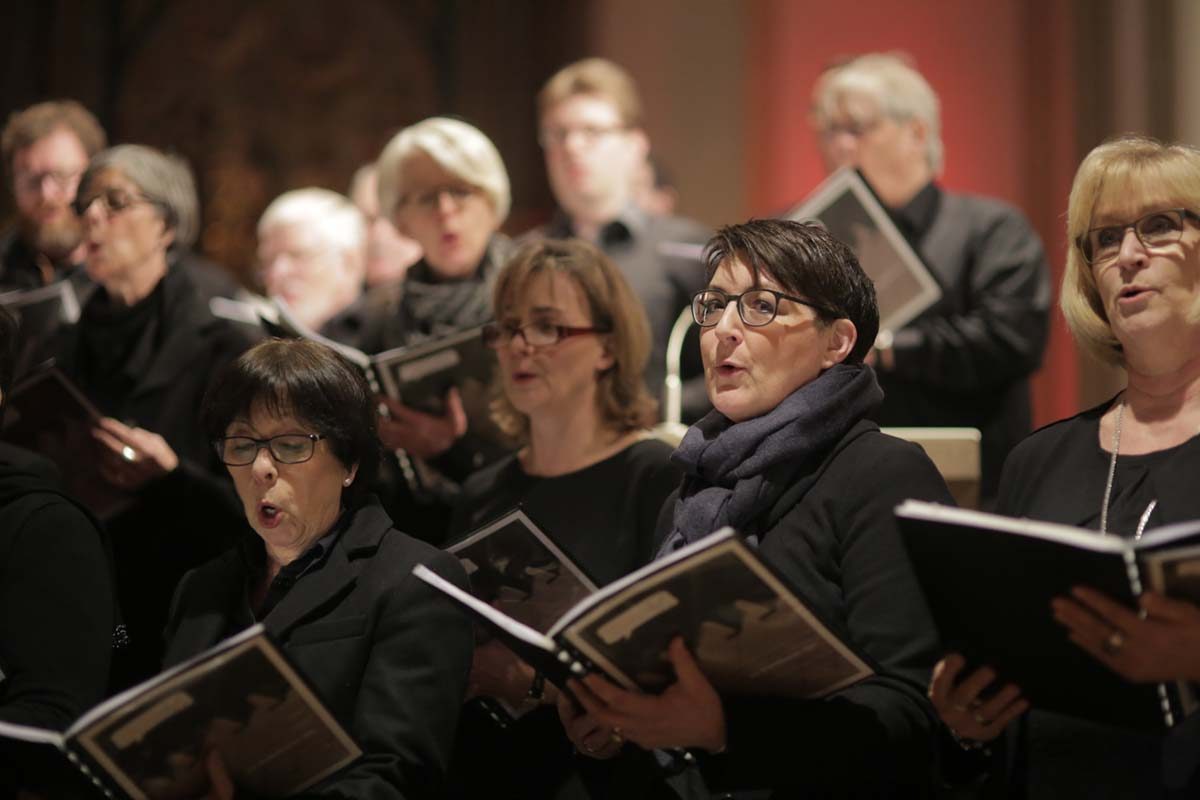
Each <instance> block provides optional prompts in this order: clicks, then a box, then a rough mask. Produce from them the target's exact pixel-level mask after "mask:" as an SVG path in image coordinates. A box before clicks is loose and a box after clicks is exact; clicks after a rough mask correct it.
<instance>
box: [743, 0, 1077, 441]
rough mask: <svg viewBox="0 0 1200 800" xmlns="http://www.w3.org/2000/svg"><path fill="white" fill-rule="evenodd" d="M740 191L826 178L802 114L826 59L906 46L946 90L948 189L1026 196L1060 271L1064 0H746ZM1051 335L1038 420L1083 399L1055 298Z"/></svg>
mask: <svg viewBox="0 0 1200 800" xmlns="http://www.w3.org/2000/svg"><path fill="white" fill-rule="evenodd" d="M750 9H751V11H750V14H751V19H750V24H749V30H748V38H749V47H748V48H747V53H748V59H749V63H748V65H747V72H746V76H747V81H748V83H749V86H748V87H747V95H746V96H747V101H748V102H747V104H746V108H747V109H748V114H749V118H748V119H747V132H746V144H747V147H746V158H747V163H746V165H745V167H746V175H747V176H748V177H747V180H748V183H749V185H748V186H747V198H748V200H749V203H750V207H751V211H752V212H753V213H755V214H766V213H769V212H771V211H775V210H777V209H779V208H781V207H784V206H786V205H788V204H790V203H793V202H795V201H796V200H798V199H799V198H801V197H802V196H804V195H805V194H807V193H808V192H809V191H810V190H811V189H812V187H813V186H815V185H816V184H817V183H818V182H819V181H820V180H821V179H822V178H823V177H824V169H823V167H822V166H821V163H820V160H819V158H818V156H817V149H816V142H815V139H814V135H813V133H812V129H811V127H810V125H809V122H808V110H809V105H810V92H811V88H812V86H813V84H814V82H815V81H816V78H817V76H818V75H819V74H820V72H821V71H822V70H823V69H824V68H825V67H826V66H827V65H828V64H830V63H831V62H834V61H836V60H838V59H841V58H844V57H846V56H851V55H856V54H859V53H864V52H870V51H902V52H905V53H907V54H908V55H909V56H911V57H912V59H913V60H914V62H915V64H916V67H917V68H918V69H919V70H920V71H921V73H922V74H923V75H924V76H925V77H926V78H927V79H928V80H929V82H930V83H931V84H932V86H933V88H934V90H935V91H936V92H937V94H938V96H939V97H940V99H941V103H942V138H943V141H944V144H945V153H946V158H945V170H944V172H943V175H942V177H941V182H942V184H943V185H944V186H946V187H947V188H949V189H952V190H957V191H965V192H977V193H981V194H987V195H991V196H994V197H999V198H1001V199H1003V200H1006V201H1008V202H1010V203H1012V204H1014V205H1016V206H1017V207H1018V208H1020V209H1022V210H1023V211H1024V212H1025V213H1026V215H1027V216H1028V217H1029V218H1030V220H1031V221H1032V222H1033V224H1034V227H1035V228H1036V229H1037V230H1038V232H1039V233H1040V234H1041V236H1042V240H1043V241H1044V242H1045V244H1046V247H1047V251H1048V253H1049V255H1050V262H1051V267H1052V269H1053V271H1054V275H1053V282H1054V285H1055V300H1056V303H1057V286H1058V283H1059V281H1060V279H1061V274H1062V265H1063V260H1064V259H1063V253H1064V248H1065V246H1066V244H1065V237H1064V235H1063V233H1062V229H1063V227H1064V224H1065V223H1064V221H1063V217H1064V215H1065V211H1066V204H1067V194H1068V191H1069V189H1070V181H1071V177H1072V176H1073V174H1074V170H1075V166H1076V164H1077V162H1078V159H1079V154H1078V153H1077V152H1076V151H1077V147H1076V132H1075V125H1074V119H1075V111H1076V104H1075V100H1074V98H1075V77H1074V69H1073V63H1074V59H1073V52H1074V51H1073V41H1072V40H1071V36H1070V33H1071V30H1072V25H1071V22H1072V20H1071V18H1070V16H1071V5H1070V4H1069V2H1067V0H1050V2H1036V0H1011V2H985V1H983V0H926V1H925V2H920V3H917V2H911V0H910V1H909V2H902V1H901V0H857V1H856V2H853V3H847V2H839V3H800V2H791V1H790V0H758V2H755V3H753V4H750ZM1053 317H1054V323H1053V329H1052V333H1051V341H1050V346H1049V348H1048V349H1047V353H1046V357H1045V360H1044V362H1043V367H1042V369H1041V370H1040V372H1039V374H1038V375H1037V376H1036V378H1035V380H1034V416H1035V424H1038V425H1040V424H1044V423H1046V422H1049V421H1051V420H1054V419H1058V418H1061V417H1065V416H1069V415H1071V414H1074V413H1075V412H1076V411H1078V410H1079V408H1078V404H1079V392H1078V362H1077V355H1076V352H1075V349H1074V346H1073V344H1072V343H1071V341H1070V336H1069V334H1068V333H1067V331H1066V328H1065V325H1064V324H1063V322H1062V317H1061V315H1060V314H1059V313H1058V311H1057V305H1056V306H1055V310H1054V314H1053Z"/></svg>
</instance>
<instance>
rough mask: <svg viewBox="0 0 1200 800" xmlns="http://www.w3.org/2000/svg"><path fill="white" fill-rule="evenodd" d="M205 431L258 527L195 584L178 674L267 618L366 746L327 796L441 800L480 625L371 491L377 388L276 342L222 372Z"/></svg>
mask: <svg viewBox="0 0 1200 800" xmlns="http://www.w3.org/2000/svg"><path fill="white" fill-rule="evenodd" d="M203 419H204V426H205V429H206V431H207V432H208V434H209V435H210V436H211V437H212V440H213V443H214V446H215V449H216V452H217V453H218V455H219V457H220V459H221V461H222V462H224V464H225V465H226V468H227V469H228V471H229V474H230V476H231V477H232V478H233V482H234V485H235V486H236V488H237V493H238V497H239V499H240V500H241V503H242V509H243V511H244V512H245V518H246V523H248V526H249V529H247V528H246V526H245V525H243V526H242V528H241V536H240V541H239V542H238V544H237V546H236V547H234V548H233V549H232V550H230V551H228V552H226V553H225V554H224V555H222V556H220V557H218V558H216V559H214V560H213V561H210V562H208V563H207V564H204V565H203V566H201V567H199V568H197V569H195V570H192V571H191V572H189V573H188V574H187V575H186V576H184V579H183V580H182V581H181V582H180V584H179V587H178V589H177V590H176V593H175V600H174V603H173V604H172V608H171V615H170V620H169V622H168V626H167V636H166V639H167V642H168V644H167V658H166V662H167V664H168V665H171V664H176V663H179V662H181V661H184V660H186V659H188V658H190V657H191V656H193V655H196V654H197V653H200V652H202V651H204V650H206V649H208V648H209V647H211V646H213V645H215V644H216V643H217V642H218V641H220V640H221V639H223V638H226V637H228V636H231V635H233V634H235V633H237V632H238V631H240V630H244V629H245V628H247V627H249V626H250V625H252V624H254V623H255V622H262V623H263V625H265V626H266V629H267V631H268V632H269V633H270V634H271V635H272V636H273V637H274V638H275V640H276V641H278V642H279V643H280V644H281V646H282V647H283V649H284V651H286V652H287V654H288V655H289V656H290V657H291V659H292V660H293V661H294V662H295V663H296V665H297V666H298V667H299V668H300V670H301V671H302V672H303V673H304V674H305V675H306V676H307V677H308V679H309V680H310V681H311V682H312V684H313V686H314V687H315V688H316V690H317V693H318V694H320V695H321V697H322V699H323V700H324V701H325V703H326V705H327V706H328V707H329V709H330V711H331V712H332V713H333V715H334V717H336V718H337V720H338V721H339V722H341V723H342V724H343V725H344V726H345V727H346V729H347V730H348V731H349V732H350V733H351V734H352V735H353V736H354V737H355V739H356V740H357V741H358V742H359V743H360V744H361V745H362V747H363V750H364V755H363V757H362V758H361V759H359V761H357V762H355V763H354V764H352V765H350V766H348V767H346V768H345V769H343V770H341V771H340V772H338V773H335V774H334V775H333V776H331V777H330V778H328V779H326V780H325V781H323V782H322V783H321V784H320V785H319V786H318V787H317V788H315V789H314V790H313V792H314V793H315V795H314V796H338V797H345V796H354V797H379V798H384V797H396V798H401V797H403V798H413V797H437V796H440V795H441V793H442V792H443V791H444V780H445V768H446V762H447V760H448V758H449V753H450V747H451V742H452V740H453V736H454V726H455V722H456V720H457V717H458V709H459V706H460V704H461V702H462V697H463V692H464V689H465V686H466V678H467V672H468V670H469V668H470V664H471V647H472V641H471V628H470V624H469V623H468V622H467V620H466V619H465V618H464V617H463V616H462V614H461V613H459V612H458V611H457V609H456V608H455V607H454V606H453V605H452V604H451V603H450V601H449V600H447V599H446V597H445V596H444V595H442V594H441V593H439V592H437V591H435V590H433V589H432V588H430V587H429V586H428V584H425V583H423V582H422V581H420V580H418V579H416V578H414V577H413V576H412V569H413V567H414V566H415V565H417V564H426V565H428V566H429V567H430V568H431V569H434V570H436V571H437V572H439V573H441V574H442V576H443V577H445V578H447V579H448V580H452V581H454V582H455V583H457V584H458V585H459V586H461V587H463V588H466V586H467V579H466V575H465V573H464V572H463V570H462V567H461V566H459V564H458V562H457V561H456V560H455V559H454V558H453V557H451V556H449V555H446V554H445V553H442V552H441V551H439V550H435V549H434V548H432V547H430V546H429V545H426V544H424V543H422V542H419V541H417V540H415V539H412V538H411V537H409V536H406V535H405V534H403V533H400V532H399V531H397V530H396V529H395V528H393V527H392V521H391V519H389V518H388V516H387V514H385V513H384V511H383V509H382V508H381V507H380V506H379V503H378V501H377V500H376V499H375V498H374V497H373V496H371V495H369V493H368V491H369V490H368V487H369V486H370V483H371V478H372V475H373V473H374V470H375V466H376V462H377V460H378V457H379V445H378V442H377V440H376V436H375V401H374V399H373V397H372V395H371V392H370V388H369V387H368V385H367V382H366V378H365V377H364V376H363V374H362V372H361V371H360V370H358V369H357V368H356V367H354V366H353V365H352V364H350V363H349V362H347V361H346V360H345V359H344V358H342V357H341V356H339V355H338V354H336V353H334V352H333V351H332V350H331V349H329V348H328V347H325V346H324V345H320V344H317V343H315V342H309V341H305V340H289V341H280V340H273V341H269V342H264V343H262V344H260V345H258V346H257V347H255V348H254V349H252V350H250V351H248V352H247V353H245V354H244V355H243V356H242V357H241V358H239V359H238V360H237V361H235V362H234V363H233V364H232V365H230V367H229V368H228V369H226V370H225V371H224V372H223V373H222V374H221V375H220V376H219V378H218V379H217V381H216V382H215V383H214V385H213V387H212V389H211V390H210V391H209V393H208V395H207V397H206V399H205V403H204V410H203Z"/></svg>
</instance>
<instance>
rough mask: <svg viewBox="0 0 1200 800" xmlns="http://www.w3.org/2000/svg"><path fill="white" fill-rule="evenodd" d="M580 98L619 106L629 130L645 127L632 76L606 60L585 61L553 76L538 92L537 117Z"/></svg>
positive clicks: (591, 59)
mask: <svg viewBox="0 0 1200 800" xmlns="http://www.w3.org/2000/svg"><path fill="white" fill-rule="evenodd" d="M578 94H593V95H598V96H600V97H602V98H604V99H605V100H608V101H609V102H610V103H612V104H613V105H614V106H616V109H617V113H619V114H620V115H621V121H622V122H623V123H624V124H625V125H626V126H628V127H630V128H640V127H641V126H642V101H641V98H640V97H639V96H638V90H637V84H636V83H634V80H633V76H632V75H630V74H629V73H628V72H626V71H625V70H624V69H623V68H621V67H619V66H617V65H616V64H614V63H613V62H611V61H609V60H607V59H604V58H585V59H583V60H582V61H576V62H575V63H574V64H568V65H567V66H565V67H563V68H562V69H560V70H559V71H558V72H556V73H554V76H553V77H551V78H550V80H548V81H546V85H545V86H543V87H542V90H541V91H540V92H538V98H537V99H538V116H539V117H544V116H546V113H547V112H548V111H549V110H550V109H551V108H553V107H554V106H556V105H558V104H559V103H561V102H562V101H564V100H567V99H568V98H571V97H574V96H575V95H578Z"/></svg>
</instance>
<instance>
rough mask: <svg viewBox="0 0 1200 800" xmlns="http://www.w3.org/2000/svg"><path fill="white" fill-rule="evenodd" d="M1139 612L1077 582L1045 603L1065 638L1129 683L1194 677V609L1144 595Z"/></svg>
mask: <svg viewBox="0 0 1200 800" xmlns="http://www.w3.org/2000/svg"><path fill="white" fill-rule="evenodd" d="M1139 604H1140V606H1141V609H1142V613H1141V614H1138V613H1137V612H1134V611H1131V610H1129V609H1128V608H1125V607H1124V606H1122V605H1121V604H1120V603H1116V602H1114V601H1113V600H1112V599H1111V598H1109V597H1107V596H1106V595H1104V594H1102V593H1100V592H1097V591H1095V590H1094V589H1088V588H1086V587H1082V586H1077V587H1075V588H1074V589H1072V590H1071V597H1070V598H1065V597H1057V598H1055V599H1054V600H1053V601H1052V602H1051V608H1052V609H1053V611H1054V618H1055V619H1056V620H1057V621H1058V622H1059V623H1060V624H1062V625H1063V626H1064V627H1065V628H1066V629H1067V631H1068V632H1069V633H1070V638H1071V641H1072V642H1074V643H1075V644H1077V645H1079V646H1080V647H1082V648H1083V649H1084V650H1086V651H1087V652H1088V653H1090V654H1091V655H1092V656H1093V657H1094V658H1096V659H1097V660H1098V661H1100V662H1101V663H1103V664H1105V665H1106V666H1107V667H1109V668H1110V669H1111V670H1113V671H1114V672H1116V673H1117V674H1119V675H1121V676H1122V677H1124V678H1126V679H1128V680H1130V681H1133V682H1134V683H1153V682H1158V681H1175V680H1190V681H1200V608H1197V607H1196V606H1194V605H1192V604H1191V603H1188V602H1184V601H1180V600H1170V599H1168V598H1166V597H1163V596H1162V595H1160V594H1157V593H1155V592H1146V593H1144V594H1143V595H1142V596H1141V598H1140V600H1139Z"/></svg>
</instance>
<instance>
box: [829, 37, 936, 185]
mask: <svg viewBox="0 0 1200 800" xmlns="http://www.w3.org/2000/svg"><path fill="white" fill-rule="evenodd" d="M849 97H856V98H864V99H866V100H868V101H870V103H871V105H873V106H874V107H875V113H878V114H882V115H883V116H885V117H889V118H891V119H894V120H897V121H904V120H909V119H916V120H920V121H921V122H922V123H923V124H924V125H925V132H926V135H925V160H926V162H928V164H929V169H930V170H931V171H932V172H933V174H934V175H940V174H941V172H942V162H943V160H944V159H943V150H942V123H941V103H939V102H938V97H937V95H936V94H935V93H934V91H933V87H931V86H930V85H929V82H928V81H926V80H925V78H924V77H923V76H922V75H921V73H919V72H917V71H916V69H914V68H913V66H912V65H911V64H910V63H909V60H908V59H907V58H906V57H905V56H903V55H900V54H897V53H867V54H866V55H861V56H858V57H857V58H853V59H851V60H849V61H847V62H845V63H843V64H838V65H837V66H834V67H831V68H829V69H827V70H826V71H825V72H824V74H822V75H821V77H820V78H819V79H818V80H817V85H816V86H815V87H814V88H813V109H812V116H813V124H815V125H816V126H817V128H818V129H819V130H825V129H826V128H828V127H829V125H830V123H831V122H832V121H833V120H834V119H835V118H836V117H837V116H838V114H839V113H840V112H841V111H842V110H843V109H842V104H843V102H844V101H845V100H846V99H847V98H849ZM854 121H855V122H856V123H859V124H866V123H869V122H871V121H872V120H871V119H856V120H854Z"/></svg>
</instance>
